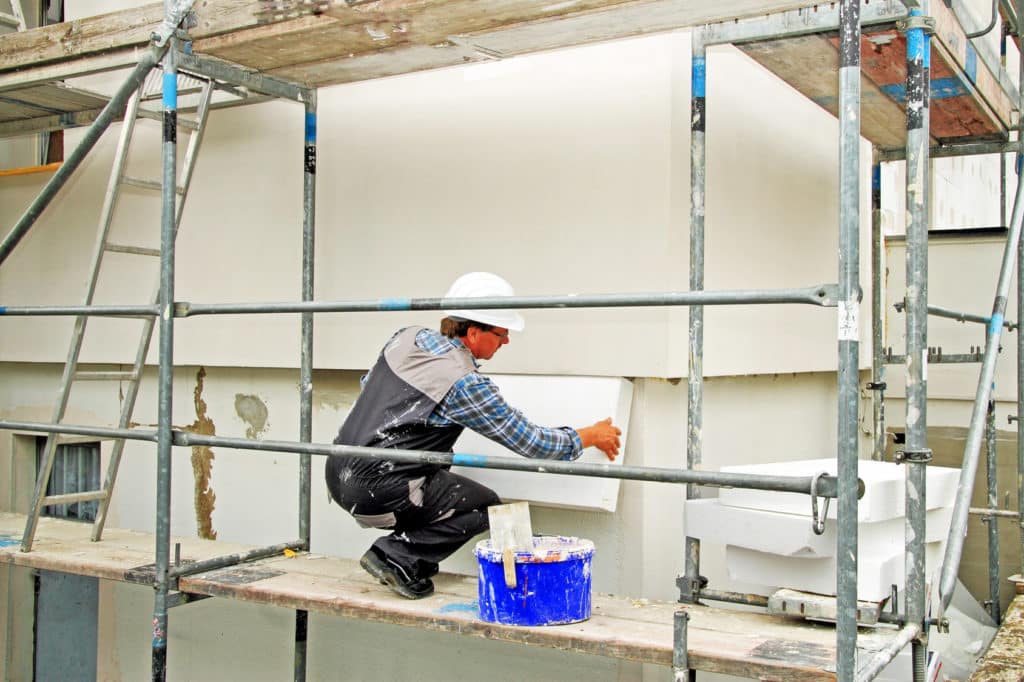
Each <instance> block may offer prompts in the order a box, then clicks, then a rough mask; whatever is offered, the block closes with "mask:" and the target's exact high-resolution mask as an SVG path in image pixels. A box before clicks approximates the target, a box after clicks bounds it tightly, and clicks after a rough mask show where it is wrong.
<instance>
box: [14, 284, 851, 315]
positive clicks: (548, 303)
mask: <svg viewBox="0 0 1024 682" xmlns="http://www.w3.org/2000/svg"><path fill="white" fill-rule="evenodd" d="M787 303H791V304H803V305H817V306H822V307H835V305H836V285H834V284H821V285H818V286H814V287H805V288H802V289H736V290H727V291H669V292H659V293H637V294H563V295H556V296H495V297H490V298H375V299H367V300H354V301H284V302H279V303H188V302H178V303H175V304H174V316H175V317H192V316H195V315H253V314H267V313H376V312H400V311H410V310H465V309H466V308H473V309H477V310H487V309H498V308H502V309H507V308H517V309H526V308H629V307H635V308H643V307H656V306H689V305H760V304H776V305H778V304H787ZM159 314H160V308H159V306H155V305H93V306H88V305H70V306H0V315H17V316H46V315H52V316H60V315H75V316H78V315H96V316H99V317H135V316H150V317H151V316H154V315H159Z"/></svg>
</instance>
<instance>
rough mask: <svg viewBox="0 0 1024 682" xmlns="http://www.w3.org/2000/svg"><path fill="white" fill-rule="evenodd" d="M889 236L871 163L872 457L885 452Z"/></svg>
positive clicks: (877, 171) (876, 169)
mask: <svg viewBox="0 0 1024 682" xmlns="http://www.w3.org/2000/svg"><path fill="white" fill-rule="evenodd" d="M884 272H885V238H884V237H883V235H882V166H881V165H880V164H879V163H878V162H877V161H875V162H874V163H872V165H871V386H870V388H871V390H872V392H873V395H874V399H873V400H872V401H871V402H872V413H873V418H872V425H873V429H872V432H873V434H874V447H873V448H872V452H871V459H874V460H876V461H881V460H882V458H883V457H884V455H885V355H884V353H885V348H884V345H885V285H884V284H883V282H884V281H885V277H884V274H883V273H884Z"/></svg>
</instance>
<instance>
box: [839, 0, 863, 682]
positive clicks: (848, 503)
mask: <svg viewBox="0 0 1024 682" xmlns="http://www.w3.org/2000/svg"><path fill="white" fill-rule="evenodd" d="M839 114H840V115H839V310H838V318H839V319H838V334H837V336H838V354H839V358H838V367H839V376H838V389H839V396H838V397H839V400H838V403H839V404H838V448H837V450H838V458H839V461H838V470H839V504H838V513H839V528H838V540H837V544H838V547H837V550H838V553H839V562H838V575H837V576H836V582H837V584H836V595H837V604H836V605H837V609H838V613H837V618H836V625H837V627H836V650H837V661H836V672H837V679H840V680H852V679H854V676H855V675H856V672H857V477H858V469H857V403H858V395H857V394H858V388H859V383H860V380H859V372H858V355H859V349H860V323H859V321H858V306H859V305H860V303H859V299H860V253H859V251H860V249H859V239H858V235H859V232H860V0H843V1H842V4H841V5H840V6H839Z"/></svg>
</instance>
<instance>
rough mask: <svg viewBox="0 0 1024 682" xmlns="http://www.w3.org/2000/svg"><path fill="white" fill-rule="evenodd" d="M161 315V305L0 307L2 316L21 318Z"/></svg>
mask: <svg viewBox="0 0 1024 682" xmlns="http://www.w3.org/2000/svg"><path fill="white" fill-rule="evenodd" d="M159 314H160V306H159V305H142V304H134V305H64V306H58V305H38V306H0V315H12V316H21V317H45V316H48V315H52V316H54V317H58V316H61V315H73V316H75V317H77V316H79V315H92V316H95V317H156V316H157V315H159Z"/></svg>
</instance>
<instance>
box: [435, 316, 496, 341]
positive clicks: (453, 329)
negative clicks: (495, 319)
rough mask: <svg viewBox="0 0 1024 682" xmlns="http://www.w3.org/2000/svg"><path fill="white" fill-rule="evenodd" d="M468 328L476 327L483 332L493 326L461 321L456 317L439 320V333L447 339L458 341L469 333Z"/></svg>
mask: <svg viewBox="0 0 1024 682" xmlns="http://www.w3.org/2000/svg"><path fill="white" fill-rule="evenodd" d="M470 327H477V328H479V329H483V330H484V331H485V332H486V331H490V330H492V329H494V325H491V324H484V323H483V322H475V321H473V320H463V319H461V318H457V317H446V318H444V319H443V320H441V333H442V334H444V335H445V336H447V337H448V338H449V339H458V338H461V337H463V336H465V335H466V334H468V333H469V329H470Z"/></svg>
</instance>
